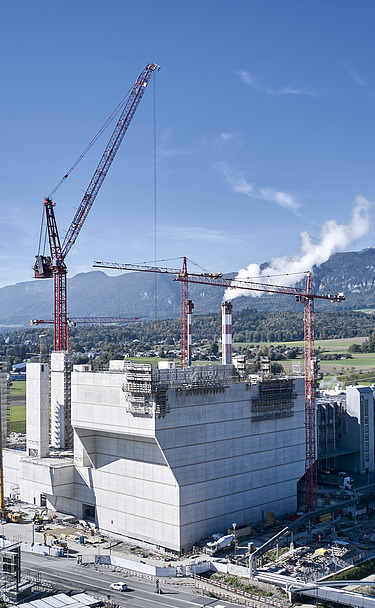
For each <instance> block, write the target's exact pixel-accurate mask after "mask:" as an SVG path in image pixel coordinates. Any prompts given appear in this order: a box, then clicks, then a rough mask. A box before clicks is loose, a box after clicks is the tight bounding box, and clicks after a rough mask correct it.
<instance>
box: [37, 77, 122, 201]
mask: <svg viewBox="0 0 375 608" xmlns="http://www.w3.org/2000/svg"><path fill="white" fill-rule="evenodd" d="M130 91H131V88H130V89H129V90H128V91H127V93H126V95H124V97H123V98H122V100H121V101H120V103H119V104H118V105H117V106H116V108H115V109H114V110H113V112H112V113H111V114H110V116H108V118H107V120H106V121H105V123H104V124H103V125H102V126H101V127H100V129H99V131H98V132H97V133H96V135H94V137H93V138H92V140H91V141H90V142H89V143H88V144H87V146H86V148H85V149H84V150H83V152H81V154H80V155H79V156H78V158H77V160H76V161H75V162H74V163H73V164H72V166H71V167H70V169H69V170H68V171H67V172H66V173H65V175H64V176H63V177H62V178H61V179H60V181H59V183H58V184H57V185H56V186H55V187H54V189H53V190H52V191H51V192H50V194H49V195H48V197H46V198H51V197H52V196H53V194H55V192H56V191H57V190H58V189H59V188H60V186H61V185H62V184H63V183H64V181H65V180H66V179H67V178H68V177H69V175H70V174H71V173H72V172H73V171H74V169H75V168H76V166H77V165H78V164H79V163H80V162H81V160H82V159H83V158H84V157H85V156H86V154H87V152H88V151H89V150H91V148H92V147H93V145H94V144H95V143H96V142H97V140H98V139H99V137H100V136H101V135H102V134H103V133H104V131H105V130H106V128H107V127H108V126H109V125H110V124H111V123H112V122H113V120H114V119H115V118H116V116H117V115H118V114H119V113H120V112H121V110H122V108H123V107H124V105H125V104H126V101H127V99H128V97H129V94H130Z"/></svg>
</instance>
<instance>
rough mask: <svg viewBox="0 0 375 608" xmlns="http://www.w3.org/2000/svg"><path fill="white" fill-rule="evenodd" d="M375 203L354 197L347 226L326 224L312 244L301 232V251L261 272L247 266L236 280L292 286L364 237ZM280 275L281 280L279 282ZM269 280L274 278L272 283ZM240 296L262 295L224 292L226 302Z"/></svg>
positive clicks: (257, 266) (251, 265) (252, 266)
mask: <svg viewBox="0 0 375 608" xmlns="http://www.w3.org/2000/svg"><path fill="white" fill-rule="evenodd" d="M373 207H374V203H370V201H368V200H367V199H365V198H364V197H363V196H357V198H356V200H355V204H354V208H353V212H352V218H351V220H350V222H349V223H348V224H338V223H337V222H336V220H328V221H326V222H325V223H324V224H323V226H322V229H321V232H320V235H319V238H318V239H317V240H316V241H314V240H313V239H312V238H311V236H310V235H309V234H308V233H307V232H305V231H304V232H301V235H300V236H301V248H300V251H299V253H297V254H296V255H293V256H283V257H280V258H274V259H273V260H271V263H270V265H269V266H268V267H267V268H265V269H264V270H261V269H260V266H259V265H258V264H249V265H248V267H247V268H245V269H241V270H239V272H238V274H237V276H236V279H245V278H247V279H249V278H251V279H253V280H254V281H255V282H259V283H268V284H280V282H281V283H282V284H283V285H285V286H291V285H295V284H296V283H297V282H298V281H300V280H301V279H302V278H303V276H304V274H305V273H306V272H307V271H309V270H312V268H313V266H320V265H321V264H323V263H324V262H326V261H327V260H328V259H329V258H330V257H331V255H333V254H334V253H336V252H337V251H345V250H346V249H347V248H348V247H349V245H351V244H352V243H354V242H355V241H357V240H358V239H360V238H362V237H363V236H365V235H366V234H367V233H368V231H369V228H370V211H371V208H373ZM280 275H283V278H282V279H280ZM272 277H275V278H274V279H273V278H272ZM243 295H252V296H256V295H258V296H259V295H261V292H256V291H246V290H242V289H227V290H226V292H225V297H226V299H233V298H237V297H239V296H243Z"/></svg>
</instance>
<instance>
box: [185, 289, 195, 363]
mask: <svg viewBox="0 0 375 608" xmlns="http://www.w3.org/2000/svg"><path fill="white" fill-rule="evenodd" d="M193 310H194V304H193V302H192V301H191V300H188V303H187V366H188V367H190V365H191V317H192V314H193Z"/></svg>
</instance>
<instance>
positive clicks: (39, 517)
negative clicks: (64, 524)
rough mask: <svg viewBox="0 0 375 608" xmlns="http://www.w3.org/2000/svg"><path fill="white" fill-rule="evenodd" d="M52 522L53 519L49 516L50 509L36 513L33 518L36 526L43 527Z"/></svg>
mask: <svg viewBox="0 0 375 608" xmlns="http://www.w3.org/2000/svg"><path fill="white" fill-rule="evenodd" d="M50 521H51V517H49V516H48V509H44V510H43V511H36V512H35V514H34V517H33V522H34V524H35V525H42V524H45V523H48V522H50Z"/></svg>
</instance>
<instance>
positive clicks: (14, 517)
mask: <svg viewBox="0 0 375 608" xmlns="http://www.w3.org/2000/svg"><path fill="white" fill-rule="evenodd" d="M5 515H6V517H5V518H6V521H8V522H13V523H14V524H19V523H20V522H21V521H22V515H21V513H16V512H14V511H8V512H6V514H5Z"/></svg>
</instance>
